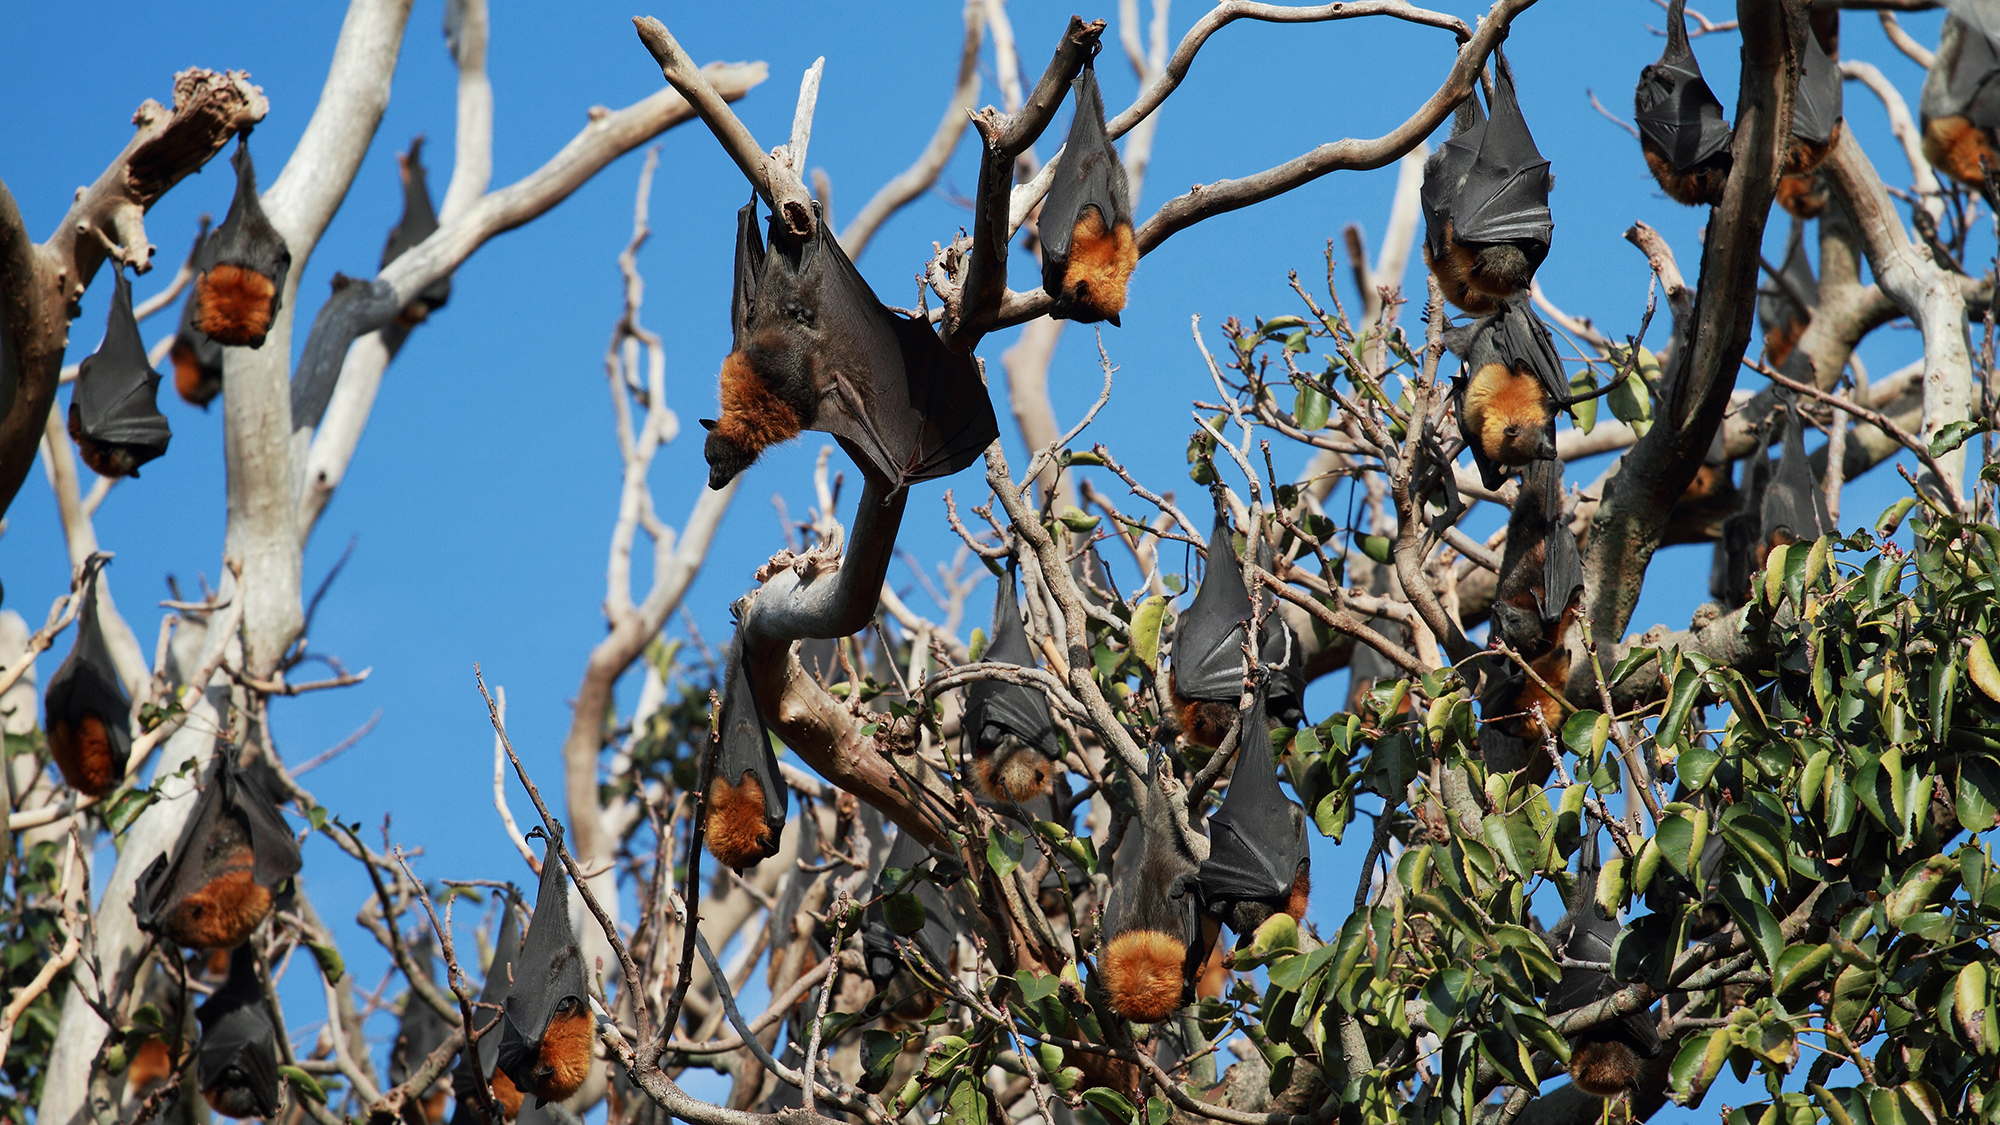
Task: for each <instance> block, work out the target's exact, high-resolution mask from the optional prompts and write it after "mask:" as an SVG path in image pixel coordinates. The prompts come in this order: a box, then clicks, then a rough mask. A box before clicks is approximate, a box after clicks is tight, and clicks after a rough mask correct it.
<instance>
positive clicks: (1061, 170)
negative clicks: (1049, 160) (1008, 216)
mask: <svg viewBox="0 0 2000 1125" xmlns="http://www.w3.org/2000/svg"><path fill="white" fill-rule="evenodd" d="M1070 87H1071V89H1072V90H1073V91H1074V94H1075V96H1074V97H1073V98H1072V99H1071V102H1070V105H1071V110H1072V113H1073V116H1072V117H1071V118H1070V125H1069V139H1068V141H1066V142H1065V143H1064V145H1063V152H1062V159H1061V161H1060V163H1059V165H1058V166H1057V168H1056V173H1055V179H1054V181H1053V182H1051V183H1050V184H1049V194H1048V197H1047V199H1045V200H1044V201H1043V203H1042V215H1041V219H1040V221H1039V223H1038V229H1039V230H1040V231H1041V239H1042V287H1043V288H1044V289H1046V290H1047V291H1048V293H1049V295H1050V296H1052V297H1053V296H1056V295H1058V294H1059V293H1060V292H1061V291H1062V283H1063V273H1064V272H1065V271H1066V270H1067V269H1068V267H1069V249H1070V239H1071V237H1072V235H1073V234H1074V233H1075V230H1076V223H1077V220H1078V219H1081V218H1082V217H1083V212H1084V210H1085V209H1086V208H1091V207H1095V208H1096V209H1097V215H1098V218H1099V219H1100V220H1101V221H1102V222H1103V223H1104V229H1105V230H1110V229H1112V228H1113V227H1115V226H1117V225H1118V224H1119V223H1129V222H1131V221H1132V204H1131V201H1130V200H1129V198H1128V196H1127V188H1126V182H1125V165H1124V163H1123V162H1122V161H1120V160H1119V159H1118V150H1117V149H1116V148H1114V147H1112V144H1111V138H1110V136H1108V135H1107V134H1106V132H1105V129H1104V95H1103V93H1102V92H1100V91H1099V90H1098V88H1097V68H1096V67H1095V66H1093V65H1091V64H1090V63H1088V62H1086V63H1085V64H1084V66H1083V70H1082V71H1081V72H1079V73H1078V74H1077V76H1076V80H1075V81H1074V82H1072V83H1070Z"/></svg>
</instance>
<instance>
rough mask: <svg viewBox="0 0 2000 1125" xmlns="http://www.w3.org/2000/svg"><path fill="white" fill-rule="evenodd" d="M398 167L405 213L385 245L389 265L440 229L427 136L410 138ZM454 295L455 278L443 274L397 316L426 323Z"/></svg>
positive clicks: (408, 321)
mask: <svg viewBox="0 0 2000 1125" xmlns="http://www.w3.org/2000/svg"><path fill="white" fill-rule="evenodd" d="M396 168H397V171H399V172H401V173H402V179H403V217H402V219H401V220H399V221H398V222H397V223H396V225H395V227H394V228H393V229H391V230H390V231H389V241H388V242H386V243H384V244H383V246H382V264H383V265H385V266H386V265H388V264H389V263H390V262H393V261H395V260H396V259H397V258H400V257H402V256H403V255H404V254H405V253H408V252H409V251H410V250H411V249H412V248H414V247H415V246H416V245H417V244H418V243H420V242H422V241H423V240H424V239H426V238H429V237H430V236H431V235H432V234H434V233H436V232H437V229H438V219H437V211H435V210H434V209H432V207H431V192H430V187H429V185H428V184H427V183H426V182H425V177H424V139H423V138H422V137H417V138H415V139H414V140H412V141H411V142H410V151H409V152H407V153H399V154H398V155H397V156H396ZM450 299H451V278H449V277H441V278H439V279H437V280H436V281H433V282H431V283H430V284H429V285H427V286H425V287H424V291H423V292H421V293H419V294H417V296H416V298H415V299H414V300H412V301H411V302H410V303H409V305H408V306H406V307H405V308H404V309H403V311H402V313H401V314H400V315H399V316H397V317H396V319H397V321H398V322H400V323H402V324H404V325H406V326H407V325H414V324H422V323H423V322H424V319H425V318H426V317H428V316H430V315H431V314H432V313H434V312H436V311H437V310H439V309H441V308H443V307H444V304H445V302H446V301H448V300H450Z"/></svg>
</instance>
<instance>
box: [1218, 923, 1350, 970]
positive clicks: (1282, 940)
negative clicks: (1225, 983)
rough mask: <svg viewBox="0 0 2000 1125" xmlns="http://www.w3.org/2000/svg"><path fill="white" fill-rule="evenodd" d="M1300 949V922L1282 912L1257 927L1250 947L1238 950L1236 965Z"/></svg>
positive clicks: (1267, 958)
mask: <svg viewBox="0 0 2000 1125" xmlns="http://www.w3.org/2000/svg"><path fill="white" fill-rule="evenodd" d="M1355 917H1357V918H1358V917H1360V916H1359V915H1355ZM1298 951H1299V926H1298V923H1297V922H1295V921H1293V920H1292V916H1291V915H1289V914H1285V913H1282V912H1280V913H1277V914H1273V915H1271V916H1270V917H1269V918H1267V919H1265V920H1264V924H1263V925H1261V926H1259V927H1257V932H1256V933H1255V934H1252V935H1251V937H1250V948H1248V949H1239V950H1237V951H1236V965H1237V967H1238V968H1248V967H1250V966H1252V965H1262V964H1265V963H1266V962H1269V961H1270V960H1271V959H1273V958H1275V957H1277V956H1278V955H1280V954H1283V953H1297V952H1298Z"/></svg>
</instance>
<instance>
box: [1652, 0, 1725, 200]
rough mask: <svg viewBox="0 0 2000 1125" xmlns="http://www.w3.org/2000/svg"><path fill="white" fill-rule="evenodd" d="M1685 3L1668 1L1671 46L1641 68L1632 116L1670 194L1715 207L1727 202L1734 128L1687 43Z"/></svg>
mask: <svg viewBox="0 0 2000 1125" xmlns="http://www.w3.org/2000/svg"><path fill="white" fill-rule="evenodd" d="M1686 5H1687V0H1673V2H1672V3H1670V4H1668V5H1667V49H1666V50H1664V51H1662V52H1660V61H1659V62H1656V63H1653V64H1652V65H1650V66H1648V67H1647V68H1646V69H1644V70H1642V71H1640V72H1639V88H1638V89H1637V90H1635V91H1633V94H1632V107H1633V111H1634V113H1633V119H1634V120H1635V121H1636V122H1637V123H1638V126H1639V147H1640V149H1641V150H1642V151H1643V152H1644V153H1645V155H1646V167H1647V168H1649V169H1651V170H1652V173H1653V178H1654V179H1655V180H1658V181H1659V183H1660V190H1661V191H1664V192H1666V193H1667V198H1669V199H1671V200H1673V201H1674V202H1676V203H1685V204H1687V205H1688V206H1690V207H1695V206H1701V205H1704V204H1706V205H1708V206H1710V207H1713V206H1716V205H1719V204H1720V203H1721V202H1722V188H1723V186H1724V185H1725V184H1727V183H1728V182H1729V168H1730V163H1731V157H1730V153H1729V142H1730V137H1731V133H1730V129H1729V122H1728V121H1727V120H1725V119H1724V118H1723V116H1722V103H1721V102H1720V101H1717V100H1716V97H1715V91H1713V90H1711V89H1709V88H1708V83H1707V81H1705V80H1704V79H1703V78H1702V76H1701V64H1700V63H1698V62H1696V61H1695V57H1694V47H1693V46H1692V45H1690V44H1689V43H1688V35H1687V22H1686V18H1685V16H1684V15H1683V10H1684V9H1685V7H1686Z"/></svg>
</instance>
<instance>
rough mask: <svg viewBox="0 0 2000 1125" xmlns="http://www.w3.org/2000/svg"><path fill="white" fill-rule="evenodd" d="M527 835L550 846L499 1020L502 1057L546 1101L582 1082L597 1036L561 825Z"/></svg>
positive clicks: (510, 1073)
mask: <svg viewBox="0 0 2000 1125" xmlns="http://www.w3.org/2000/svg"><path fill="white" fill-rule="evenodd" d="M528 835H529V836H530V837H534V836H540V837H541V838H542V839H544V840H547V841H548V846H547V847H546V848H544V849H543V850H542V886H541V889H540V890H539V891H538V892H537V893H536V895H535V917H534V918H533V920H531V921H530V922H529V923H528V937H527V940H526V941H523V942H522V943H521V954H520V956H519V957H516V958H515V959H514V990H513V991H512V992H509V993H508V994H507V1007H506V1013H505V1017H504V1018H503V1019H502V1020H501V1023H500V1054H499V1057H498V1065H499V1068H500V1071H501V1072H502V1073H504V1074H506V1075H507V1077H508V1078H509V1079H510V1080H511V1081H512V1082H513V1083H514V1088H515V1089H516V1090H519V1091H521V1093H522V1094H523V1095H529V1094H532V1095H534V1097H535V1105H536V1106H537V1107H540V1106H541V1104H542V1103H543V1102H559V1101H563V1100H565V1099H567V1098H568V1097H569V1096H570V1095H571V1094H574V1093H576V1091H577V1088H578V1087H580V1086H582V1085H583V1080H584V1077H585V1076H587V1075H588V1074H589V1073H590V1053H591V1048H592V1047H594V1046H595V1045H596V1043H597V1023H596V1021H595V1020H593V1019H591V1016H590V989H589V986H588V985H587V984H586V983H585V981H584V976H583V951H582V950H581V949H579V948H577V944H576V931H575V930H574V929H572V928H571V927H570V924H569V876H568V875H566V874H564V873H563V863H562V860H561V858H559V857H558V855H557V851H558V849H559V848H560V846H561V844H562V836H563V832H562V826H561V825H557V826H556V829H555V836H554V838H550V837H549V835H548V834H547V833H545V832H544V831H543V830H542V829H540V828H536V829H534V830H533V831H531V832H529V833H528Z"/></svg>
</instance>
